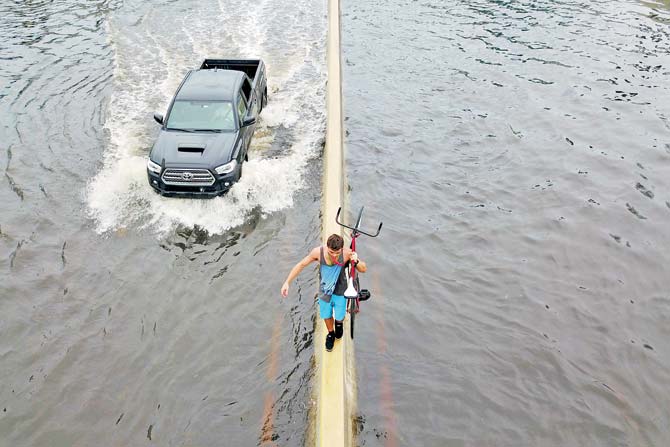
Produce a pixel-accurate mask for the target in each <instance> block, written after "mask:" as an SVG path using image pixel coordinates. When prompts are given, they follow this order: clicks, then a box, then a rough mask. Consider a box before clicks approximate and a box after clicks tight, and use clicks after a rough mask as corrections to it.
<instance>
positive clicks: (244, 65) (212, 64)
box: [200, 59, 261, 81]
mask: <svg viewBox="0 0 670 447" xmlns="http://www.w3.org/2000/svg"><path fill="white" fill-rule="evenodd" d="M260 63H261V60H260V59H205V61H204V62H203V63H202V65H201V66H200V69H201V70H213V69H219V70H237V71H242V72H244V73H246V74H247V76H249V79H251V80H252V81H253V80H255V79H256V72H257V71H258V66H259V65H260Z"/></svg>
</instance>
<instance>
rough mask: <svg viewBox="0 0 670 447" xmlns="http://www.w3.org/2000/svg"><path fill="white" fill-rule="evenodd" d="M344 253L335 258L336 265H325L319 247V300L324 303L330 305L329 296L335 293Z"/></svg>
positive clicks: (324, 259)
mask: <svg viewBox="0 0 670 447" xmlns="http://www.w3.org/2000/svg"><path fill="white" fill-rule="evenodd" d="M343 256H344V253H340V256H339V258H337V263H335V264H333V265H328V264H326V258H325V257H324V256H323V247H321V257H320V259H319V264H320V273H321V293H322V296H321V299H322V300H323V301H325V302H326V303H330V296H331V295H332V294H333V292H334V291H335V286H336V285H337V280H338V279H339V277H340V272H341V271H342V267H343V266H344V263H343V262H342V261H344V258H343Z"/></svg>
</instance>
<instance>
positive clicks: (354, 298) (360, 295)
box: [335, 207, 383, 340]
mask: <svg viewBox="0 0 670 447" xmlns="http://www.w3.org/2000/svg"><path fill="white" fill-rule="evenodd" d="M364 208H365V207H361V210H360V211H359V212H358V218H357V219H356V225H355V226H353V227H350V226H348V225H345V224H344V223H342V222H340V219H339V218H340V212H341V211H342V208H341V207H340V208H338V210H337V215H336V216H335V222H336V223H337V224H338V225H340V226H341V227H344V228H347V229H349V230H351V244H350V245H349V248H351V250H352V251H356V239H357V238H358V237H359V236H360V235H361V234H364V235H366V236H369V237H377V236H379V232H380V231H381V230H382V224H383V222H379V227H378V228H377V232H376V233H375V234H371V233H367V232H365V231H363V230H361V228H360V226H361V220H362V219H363V209H364ZM356 264H358V263H357V262H352V263H351V271H350V273H349V277H348V278H347V282H348V283H349V284H348V287H347V290H346V292H344V297H345V298H346V299H347V312H348V313H349V315H351V323H350V325H349V327H350V329H351V330H350V335H351V339H352V340H353V338H354V321H355V320H356V314H357V313H358V312H360V302H361V301H367V300H369V299H370V297H371V296H372V295H371V294H370V291H369V290H367V289H361V288H360V281H359V279H358V272H357V271H356Z"/></svg>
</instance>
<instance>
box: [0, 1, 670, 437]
mask: <svg viewBox="0 0 670 447" xmlns="http://www.w3.org/2000/svg"><path fill="white" fill-rule="evenodd" d="M342 13H343V17H342V28H343V62H344V64H343V69H344V70H343V72H344V73H343V74H344V87H343V92H344V114H345V116H346V122H345V127H346V132H347V137H346V142H347V158H348V161H347V172H348V182H349V185H350V193H349V203H350V204H351V208H352V209H353V208H357V207H358V206H361V205H365V207H366V214H365V218H364V221H363V224H364V225H367V226H370V227H372V226H374V225H375V224H376V222H377V221H379V220H383V221H384V229H383V230H382V235H381V236H380V237H379V238H378V239H374V240H372V239H361V240H360V242H359V243H360V248H359V252H360V254H361V257H362V258H363V259H365V260H366V261H367V262H368V264H369V273H368V274H366V276H365V277H364V283H363V284H364V286H366V287H368V288H370V289H371V290H372V293H373V298H372V300H371V301H369V302H367V303H364V305H363V308H362V312H361V314H360V315H359V317H358V318H357V320H356V330H357V333H356V359H357V363H356V367H357V376H358V393H359V395H358V410H357V426H358V431H359V433H358V438H357V439H358V441H357V442H358V444H359V445H366V446H374V445H383V446H400V445H426V446H428V445H436V446H437V445H439V446H573V445H589V446H608V447H609V446H627V445H631V446H632V445H653V446H661V445H666V444H668V442H670V428H669V427H670V398H669V397H668V396H667V392H666V390H667V386H668V383H670V349H668V347H667V343H665V341H666V340H667V339H668V336H670V325H669V323H670V292H668V290H670V279H669V278H670V267H668V265H670V254H669V250H668V248H670V230H668V228H669V226H668V220H669V219H670V167H669V166H670V88H669V87H668V85H670V84H669V83H668V81H670V4H668V3H667V1H658V2H637V1H609V2H599V3H586V4H585V3H583V2H582V3H578V2H570V1H557V2H550V1H541V2H502V1H479V0H477V1H472V2H466V3H463V2H455V1H451V0H449V1H446V2H441V1H435V0H425V1H421V0H419V1H408V0H389V1H380V0H362V1H359V2H347V1H345V2H343V3H342ZM325 36H326V5H325V2H322V1H321V2H308V1H307V0H299V1H298V2H288V1H285V0H261V1H258V2H251V3H250V2H242V1H240V0H219V1H215V0H207V1H195V0H187V1H180V2H173V1H168V0H160V1H156V2H149V3H147V2H141V1H139V0H126V1H121V0H108V1H81V0H80V1H77V0H60V1H55V2H49V1H31V2H22V1H9V0H7V1H3V2H0V117H1V119H0V167H2V169H3V179H2V182H1V183H0V377H1V378H2V379H1V380H0V446H3V447H4V446H5V445H6V446H24V445H25V446H88V445H139V444H141V443H154V444H157V445H174V446H181V445H198V446H210V445H211V446H213V445H273V444H274V445H281V446H300V445H304V444H305V441H306V439H307V438H306V437H307V435H306V431H307V427H308V422H309V412H310V410H311V409H312V408H313V405H314V404H313V401H312V398H311V388H310V387H311V385H310V380H311V379H312V375H313V365H312V354H313V340H312V336H313V328H314V315H315V307H314V304H313V296H314V291H315V288H316V281H315V279H316V277H315V275H314V274H313V270H312V271H310V272H306V273H305V274H303V275H302V276H301V277H300V279H299V280H298V281H297V282H296V283H294V284H293V285H292V288H291V294H290V297H289V298H288V299H287V300H285V301H282V300H281V299H280V298H279V288H280V286H281V283H282V282H283V280H284V278H285V276H286V274H287V272H288V270H289V269H290V268H291V267H292V265H293V264H294V263H295V262H297V261H298V260H299V259H300V258H301V257H302V256H303V255H304V253H305V252H306V251H307V250H308V249H309V248H311V247H312V246H314V245H316V244H318V241H319V238H320V216H319V211H320V195H321V191H320V188H321V170H322V165H321V161H320V153H321V150H322V143H323V138H324V134H325V82H326V73H325ZM211 56H214V57H217V56H221V57H226V56H239V57H262V58H263V59H264V60H265V62H266V64H267V66H268V79H269V93H270V102H269V104H268V107H267V108H266V109H265V110H264V111H263V114H262V115H261V120H260V122H259V126H258V128H257V132H256V136H255V139H254V143H253V146H252V150H251V153H250V161H249V163H248V164H247V165H245V173H244V177H243V180H242V181H241V182H240V183H239V184H238V185H236V186H235V188H234V189H233V190H232V191H231V193H230V194H229V195H227V196H226V197H221V198H217V199H213V200H205V201H200V200H176V199H167V198H162V197H159V196H157V195H155V194H154V193H153V191H152V190H151V189H150V188H149V186H148V184H147V182H146V177H145V175H146V174H145V160H146V155H147V154H148V151H149V149H150V147H151V144H152V142H153V139H154V138H155V136H156V134H157V125H156V124H155V123H154V122H153V119H152V114H153V112H154V111H158V112H164V111H165V108H166V106H167V104H168V102H169V100H170V98H171V95H172V94H173V92H174V90H175V89H176V87H177V86H178V84H179V82H180V81H181V79H182V78H183V76H184V75H185V73H186V71H187V70H188V69H190V68H194V67H197V66H198V65H199V64H200V62H201V60H202V59H203V58H204V57H211ZM314 343H322V340H314Z"/></svg>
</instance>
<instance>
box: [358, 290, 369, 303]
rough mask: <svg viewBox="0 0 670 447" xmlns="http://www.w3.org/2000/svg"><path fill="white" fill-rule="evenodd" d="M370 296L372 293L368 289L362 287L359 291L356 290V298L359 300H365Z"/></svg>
mask: <svg viewBox="0 0 670 447" xmlns="http://www.w3.org/2000/svg"><path fill="white" fill-rule="evenodd" d="M370 298H372V295H371V294H370V291H369V290H368V289H362V290H361V291H360V292H358V299H359V300H360V301H367V300H369V299H370Z"/></svg>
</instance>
